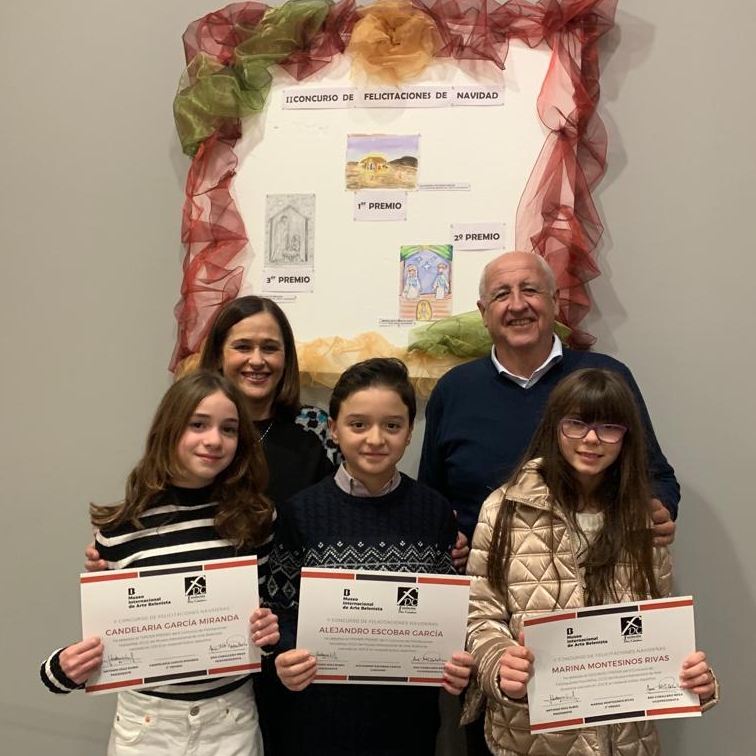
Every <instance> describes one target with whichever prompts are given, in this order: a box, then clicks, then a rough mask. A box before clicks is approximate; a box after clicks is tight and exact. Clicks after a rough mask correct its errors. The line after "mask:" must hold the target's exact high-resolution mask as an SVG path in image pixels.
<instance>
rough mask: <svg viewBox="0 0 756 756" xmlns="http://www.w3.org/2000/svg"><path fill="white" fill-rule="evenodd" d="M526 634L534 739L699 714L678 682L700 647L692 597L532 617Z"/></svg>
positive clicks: (693, 699) (697, 703) (696, 703)
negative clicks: (553, 732) (686, 662)
mask: <svg viewBox="0 0 756 756" xmlns="http://www.w3.org/2000/svg"><path fill="white" fill-rule="evenodd" d="M524 630H525V645H526V646H527V647H528V648H529V649H530V650H531V651H532V652H533V655H534V656H535V662H534V670H533V676H532V677H531V679H530V682H529V683H528V708H529V710H530V731H531V733H539V732H547V731H549V730H572V729H575V728H577V727H591V726H595V725H605V724H612V723H615V722H633V721H639V720H644V719H673V718H677V717H695V716H700V715H701V704H700V701H699V698H698V696H697V695H696V694H695V693H691V692H690V691H688V690H685V689H684V688H681V687H680V682H679V676H680V671H681V670H682V665H683V661H684V660H685V658H686V657H687V656H688V655H689V654H690V653H692V652H693V651H695V648H696V639H695V626H694V620H693V599H692V598H691V597H690V596H678V597H675V598H668V599H651V600H648V601H637V602H633V603H627V604H607V605H604V606H591V607H586V608H585V609H573V610H570V609H566V610H560V611H557V612H548V613H546V614H538V615H532V616H530V617H527V618H526V619H525V622H524Z"/></svg>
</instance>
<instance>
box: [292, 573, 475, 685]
mask: <svg viewBox="0 0 756 756" xmlns="http://www.w3.org/2000/svg"><path fill="white" fill-rule="evenodd" d="M301 575H302V581H301V589H300V599H299V626H298V632H297V648H306V649H307V650H308V651H309V652H310V653H311V654H312V655H313V656H315V658H316V659H317V661H318V673H317V675H316V677H315V681H316V682H324V683H372V684H377V685H402V684H407V685H441V683H442V682H443V673H444V662H446V661H448V660H449V659H450V658H451V655H452V653H454V652H455V651H462V650H464V647H465V631H466V627H467V606H468V602H469V598H470V578H468V577H464V576H461V575H430V574H413V573H396V574H395V573H389V572H379V571H375V570H331V569H308V568H305V569H303V570H302V573H301Z"/></svg>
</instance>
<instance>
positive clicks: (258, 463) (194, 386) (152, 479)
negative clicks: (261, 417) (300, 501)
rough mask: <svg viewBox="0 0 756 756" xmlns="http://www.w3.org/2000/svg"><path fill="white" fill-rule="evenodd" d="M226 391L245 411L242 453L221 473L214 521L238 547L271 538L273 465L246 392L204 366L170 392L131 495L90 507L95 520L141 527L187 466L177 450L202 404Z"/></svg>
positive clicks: (130, 484)
mask: <svg viewBox="0 0 756 756" xmlns="http://www.w3.org/2000/svg"><path fill="white" fill-rule="evenodd" d="M218 391H220V392H221V393H223V394H224V395H225V396H226V397H228V399H230V400H231V401H232V402H233V404H234V406H235V407H236V410H237V412H238V413H239V430H238V440H237V447H236V454H234V458H233V459H232V460H231V464H230V465H229V466H228V467H227V468H226V469H225V470H223V471H222V472H221V473H219V474H218V476H217V477H216V478H215V481H214V483H213V486H214V491H213V495H214V497H215V500H216V501H217V502H218V509H217V511H216V514H215V521H214V523H213V524H214V526H215V529H216V530H217V531H218V534H219V535H220V536H221V537H223V538H227V539H228V540H229V541H231V542H232V543H233V544H234V545H235V546H236V547H237V548H239V547H241V546H246V545H257V544H260V543H262V541H264V540H265V538H267V536H268V535H269V533H270V531H271V526H272V521H273V507H272V505H271V503H270V502H269V501H268V499H267V498H266V497H265V496H263V494H262V491H263V490H264V488H265V486H266V485H267V483H268V467H267V464H266V462H265V457H264V456H263V452H262V449H261V448H260V443H259V437H258V435H257V431H256V430H255V426H254V423H253V422H252V420H251V419H250V418H249V415H248V410H247V409H246V402H245V400H244V397H243V395H242V394H241V392H240V391H239V389H237V388H236V386H234V385H233V384H231V383H230V382H229V381H227V380H226V379H225V378H224V377H223V376H221V375H220V374H218V373H215V372H212V371H209V370H198V371H196V372H193V373H190V374H189V375H186V376H184V377H183V378H180V379H179V380H178V381H176V382H175V383H174V384H173V385H172V386H171V387H170V388H169V389H168V391H167V392H166V394H165V396H164V397H163V399H162V401H161V402H160V406H159V407H158V408H157V411H156V413H155V417H154V419H153V421H152V426H151V427H150V431H149V433H148V434H147V442H146V444H145V450H144V456H143V457H142V459H141V460H140V461H139V462H138V464H137V466H136V467H135V468H134V469H133V470H132V471H131V474H130V475H129V477H128V479H127V481H126V495H125V498H124V500H123V502H122V503H121V504H118V505H116V506H114V507H103V506H97V505H94V504H93V505H91V506H90V517H91V519H92V524H93V525H95V526H97V527H98V528H101V529H103V530H111V529H113V528H116V527H118V526H119V525H122V524H125V523H130V524H132V525H133V526H134V527H136V528H141V527H142V525H141V523H140V520H139V518H140V516H141V515H142V513H143V512H145V511H146V510H148V509H149V508H150V507H152V506H155V505H156V504H158V503H159V502H160V503H162V501H163V500H164V496H165V492H166V490H167V489H168V487H169V486H170V481H171V478H174V477H177V476H180V475H181V474H182V473H183V470H182V469H181V467H180V466H179V464H178V461H177V458H176V449H177V447H178V443H179V440H180V439H181V437H182V436H183V434H184V432H185V431H186V429H187V427H188V426H189V420H190V418H191V417H192V415H193V414H194V411H195V410H196V409H197V405H198V404H199V403H200V402H201V401H202V400H203V399H205V398H206V397H208V396H210V395H211V394H215V393H216V392H218Z"/></svg>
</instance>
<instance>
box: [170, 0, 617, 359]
mask: <svg viewBox="0 0 756 756" xmlns="http://www.w3.org/2000/svg"><path fill="white" fill-rule="evenodd" d="M317 1H318V0H314V2H317ZM321 1H322V0H321ZM326 2H327V0H326ZM412 2H413V5H414V6H415V7H416V8H417V9H418V10H421V11H423V12H425V13H427V14H428V15H429V16H431V17H432V18H433V20H434V21H435V23H436V25H437V27H438V29H439V33H440V35H441V38H442V42H443V46H442V48H441V50H440V51H439V53H438V56H439V57H451V58H454V59H457V60H488V61H491V62H492V63H494V64H495V65H497V66H498V67H499V68H502V69H503V68H504V62H505V60H506V55H507V49H508V42H509V40H510V39H520V40H522V41H523V42H525V43H526V44H527V45H529V46H530V47H536V46H537V45H539V44H541V42H544V41H545V42H546V43H547V44H548V45H549V46H550V47H551V50H552V56H551V62H550V65H549V69H548V72H547V74H546V78H545V80H544V82H543V85H542V88H541V92H540V94H539V97H538V102H537V109H538V114H539V117H540V118H541V121H542V122H543V123H544V124H545V125H546V127H547V128H548V129H549V132H550V133H549V135H548V136H547V138H546V142H545V144H544V146H543V148H542V150H541V153H540V155H539V157H538V159H537V161H536V165H535V167H534V168H533V171H532V173H531V175H530V178H529V179H528V182H527V184H526V187H525V191H524V192H523V195H522V198H521V199H520V204H519V206H518V209H517V222H516V247H517V248H518V249H524V250H532V251H535V252H537V253H538V254H540V255H542V256H543V257H545V258H546V259H547V260H548V261H549V264H550V265H551V266H552V268H553V269H554V272H555V274H556V279H557V285H558V287H559V290H560V313H559V316H558V317H559V320H561V321H562V322H563V323H565V324H566V325H568V326H569V327H570V328H572V329H573V333H572V336H571V339H570V343H571V345H572V346H574V347H577V348H588V347H590V345H591V344H593V342H594V341H595V339H594V338H593V337H592V336H590V335H589V334H587V333H584V332H583V331H580V330H578V329H576V325H577V324H578V323H579V322H580V321H581V320H582V319H583V318H584V317H585V315H586V313H587V312H588V310H589V308H590V300H589V298H588V293H587V291H586V288H585V283H586V282H587V281H590V280H591V279H593V278H595V277H596V276H597V275H599V270H598V268H597V266H596V263H595V261H594V260H593V256H592V253H593V250H594V249H595V248H596V245H597V244H598V241H599V239H600V237H601V233H602V231H603V226H602V225H601V221H600V219H599V216H598V212H597V210H596V206H595V205H594V203H593V200H592V198H591V189H592V188H593V187H594V186H595V185H596V183H597V182H598V180H599V179H600V178H601V176H602V175H603V173H604V169H605V165H606V145H607V138H606V131H605V129H604V126H603V124H602V122H601V120H600V118H599V117H598V115H597V113H596V106H597V102H598V95H599V65H598V40H599V38H600V37H601V35H602V34H604V33H605V32H607V31H608V30H609V29H611V27H612V26H613V23H614V13H615V9H616V5H617V0H538V2H526V0H508V1H506V2H503V3H499V2H496V0H412ZM287 5H288V4H287ZM302 7H306V6H304V5H303V6H302ZM283 8H284V9H286V6H283ZM270 10H271V9H269V8H268V7H267V6H265V5H263V4H261V3H234V4H232V5H229V6H226V7H225V8H223V9H221V10H219V11H215V12H214V13H210V14H208V15H207V16H205V17H203V18H201V19H199V20H197V21H194V22H192V23H191V24H190V25H189V27H188V28H187V30H186V33H185V34H184V38H183V39H184V49H185V52H186V59H187V65H188V69H187V74H185V76H187V77H188V78H189V80H190V81H191V72H192V66H191V64H192V61H195V59H196V60H200V58H202V59H205V60H211V61H214V62H215V63H217V64H218V66H219V67H223V68H224V70H225V71H226V75H228V73H227V72H228V71H229V70H232V69H233V66H234V62H235V60H236V62H237V64H238V59H235V51H236V48H237V47H239V46H240V45H242V46H245V49H246V47H248V46H249V44H250V41H252V42H253V43H256V40H257V38H256V37H255V35H256V34H257V30H258V28H259V27H260V28H262V27H263V26H265V19H266V18H269V17H267V16H266V14H267V13H268V12H269V11H270ZM282 11H283V9H282ZM283 12H285V11H283ZM295 15H296V14H295ZM319 18H321V16H320V15H318V14H317V13H308V14H305V15H303V17H302V22H301V26H300V28H297V27H296V24H294V27H291V26H289V27H287V31H290V32H291V34H292V36H291V37H288V38H287V41H288V43H289V45H290V46H289V48H288V52H287V53H286V54H285V55H286V56H285V57H281V56H279V57H278V58H277V63H278V65H279V66H281V67H282V68H284V69H285V70H286V71H287V72H288V73H289V74H290V75H291V76H293V77H294V78H296V79H297V80H299V81H301V80H302V79H305V78H307V77H308V76H311V75H312V74H313V73H315V72H316V71H318V70H320V69H321V68H322V67H323V66H325V65H326V64H327V63H329V62H330V61H331V60H332V58H333V56H334V55H337V54H340V53H342V52H343V51H344V49H345V47H346V45H347V43H348V42H349V38H350V35H351V31H352V28H353V26H354V24H355V22H356V21H357V20H358V19H359V15H358V14H357V11H356V7H355V2H354V0H340V2H338V3H336V4H329V7H328V11H327V13H326V14H324V16H323V20H322V21H318V20H317V19H319ZM318 24H319V25H318ZM265 33H266V32H262V33H260V34H259V35H258V36H262V37H264V35H265ZM264 41H265V40H264V39H263V40H262V43H260V44H263V43H264ZM275 44H277V45H278V48H276V49H280V45H281V38H280V37H279V38H277V39H276V40H275ZM255 49H256V48H255ZM198 56H200V58H198ZM273 59H275V56H273V57H272V58H271V60H273ZM261 91H263V90H262V89H261ZM262 96H263V97H264V94H263V95H262ZM196 104H197V105H199V108H198V110H197V111H193V115H194V116H196V115H197V112H199V113H201V112H202V110H203V107H204V105H205V104H206V103H204V102H202V101H199V102H198V103H196ZM207 105H208V113H209V114H210V115H211V117H212V118H213V119H215V120H213V123H214V124H215V123H218V124H220V125H219V126H217V128H215V127H214V128H215V131H214V132H213V134H212V136H211V137H210V138H208V139H206V140H205V141H204V142H203V143H202V144H201V145H200V148H199V150H198V151H197V153H196V155H195V156H194V159H193V162H192V166H191V169H190V171H189V175H188V177H187V182H186V202H185V205H184V213H183V224H182V234H181V236H182V241H183V242H184V244H185V245H186V257H185V260H184V280H183V284H182V287H181V297H182V298H181V301H180V302H179V303H178V304H177V305H176V308H175V313H176V318H177V320H178V340H177V344H176V348H175V350H174V352H173V357H172V359H171V365H170V367H171V369H174V368H175V366H176V365H177V363H178V362H179V361H181V360H182V359H183V358H184V357H186V356H188V355H189V354H192V353H193V352H195V351H197V350H198V349H199V347H200V345H201V343H202V340H203V339H204V337H205V335H206V334H207V331H208V328H209V323H210V322H211V320H212V317H213V315H214V314H215V312H216V310H217V309H218V308H219V307H220V306H221V305H222V304H223V303H225V302H226V301H228V300H230V299H233V298H234V297H235V296H237V294H238V292H239V289H240V286H241V282H242V276H243V272H244V271H243V268H242V266H240V265H238V264H237V265H234V260H235V258H236V257H237V255H239V253H240V252H241V251H242V250H243V248H244V247H245V246H246V244H247V236H246V231H245V229H244V223H243V221H242V219H241V217H240V215H239V213H238V211H237V209H236V207H235V205H234V202H233V200H232V198H231V193H230V191H229V187H230V183H231V180H232V178H233V176H234V173H235V170H236V165H237V158H236V155H235V154H234V151H233V145H234V143H235V142H236V140H237V139H238V138H239V136H240V122H239V119H238V117H236V116H234V115H224V114H222V113H221V114H218V112H212V105H213V103H212V102H210V103H207ZM177 122H178V121H177Z"/></svg>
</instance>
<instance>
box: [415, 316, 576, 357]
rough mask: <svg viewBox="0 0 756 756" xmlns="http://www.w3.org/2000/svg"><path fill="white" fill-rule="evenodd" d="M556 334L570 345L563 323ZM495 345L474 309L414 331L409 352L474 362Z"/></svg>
mask: <svg viewBox="0 0 756 756" xmlns="http://www.w3.org/2000/svg"><path fill="white" fill-rule="evenodd" d="M554 332H555V333H556V335H557V336H558V337H559V338H560V339H561V341H562V342H565V343H566V341H567V337H568V336H569V335H570V333H571V329H570V328H568V327H567V326H566V325H563V324H562V323H555V324H554ZM491 343H492V342H491V337H490V336H489V335H488V331H487V330H486V328H485V326H484V325H483V320H482V319H481V317H480V313H479V312H478V311H477V310H473V311H472V312H463V313H460V314H459V315H452V316H451V317H450V318H444V319H443V320H436V321H435V322H433V323H429V324H428V325H422V326H419V327H417V328H413V329H412V330H411V331H410V345H409V347H408V349H409V351H413V350H416V351H419V352H426V353H427V354H429V355H430V356H431V357H449V356H454V357H461V358H463V359H465V358H467V359H470V358H473V357H484V356H485V355H487V354H488V353H489V352H490V351H491Z"/></svg>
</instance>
